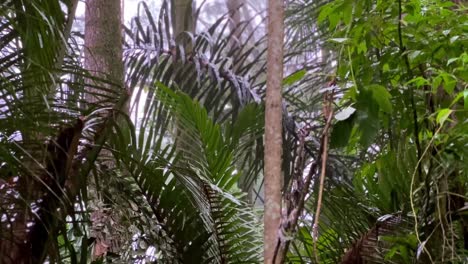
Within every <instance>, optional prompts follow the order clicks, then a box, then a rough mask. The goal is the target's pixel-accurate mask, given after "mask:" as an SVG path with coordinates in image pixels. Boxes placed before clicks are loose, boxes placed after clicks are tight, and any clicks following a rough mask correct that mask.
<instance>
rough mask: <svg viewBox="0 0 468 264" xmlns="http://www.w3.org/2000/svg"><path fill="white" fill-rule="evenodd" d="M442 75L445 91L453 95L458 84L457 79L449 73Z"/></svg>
mask: <svg viewBox="0 0 468 264" xmlns="http://www.w3.org/2000/svg"><path fill="white" fill-rule="evenodd" d="M440 75H441V76H442V78H443V79H444V90H445V91H446V92H447V93H448V94H452V93H453V90H454V89H455V85H456V84H457V80H456V78H455V77H454V76H453V75H451V74H448V73H441V74H440Z"/></svg>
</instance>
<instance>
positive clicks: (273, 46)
mask: <svg viewBox="0 0 468 264" xmlns="http://www.w3.org/2000/svg"><path fill="white" fill-rule="evenodd" d="M268 3H269V5H268V55H267V60H268V61H267V91H266V99H265V169H264V172H265V212H264V228H265V230H264V244H265V245H264V258H265V263H272V261H273V256H274V251H275V246H276V241H277V231H278V228H279V224H280V223H279V221H280V213H281V185H282V184H281V175H282V174H281V164H282V160H281V154H282V98H281V92H282V89H281V88H282V79H283V38H284V29H283V27H284V2H283V0H269V2H268Z"/></svg>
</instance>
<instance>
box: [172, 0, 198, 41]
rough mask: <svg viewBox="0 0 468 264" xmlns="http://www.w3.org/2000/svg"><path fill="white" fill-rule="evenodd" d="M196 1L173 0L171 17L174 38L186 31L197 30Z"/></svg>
mask: <svg viewBox="0 0 468 264" xmlns="http://www.w3.org/2000/svg"><path fill="white" fill-rule="evenodd" d="M194 5H195V2H194V1H192V0H171V16H172V17H171V19H172V30H173V32H174V35H173V36H174V38H176V37H177V36H178V35H179V34H180V33H182V32H184V31H188V32H195V21H196V18H195V8H194Z"/></svg>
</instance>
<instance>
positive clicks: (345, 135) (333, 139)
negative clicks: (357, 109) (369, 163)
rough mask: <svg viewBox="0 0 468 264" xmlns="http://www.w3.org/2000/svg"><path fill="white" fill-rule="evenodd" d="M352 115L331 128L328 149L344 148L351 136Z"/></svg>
mask: <svg viewBox="0 0 468 264" xmlns="http://www.w3.org/2000/svg"><path fill="white" fill-rule="evenodd" d="M354 119H355V118H354V113H353V114H351V117H349V118H347V119H346V120H341V121H339V122H337V123H336V124H335V125H334V126H333V130H332V133H331V136H330V147H331V148H342V147H346V145H347V144H348V142H349V138H350V136H351V132H352V130H353V126H354Z"/></svg>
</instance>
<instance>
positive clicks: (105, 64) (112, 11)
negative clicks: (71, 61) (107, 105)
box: [85, 0, 124, 103]
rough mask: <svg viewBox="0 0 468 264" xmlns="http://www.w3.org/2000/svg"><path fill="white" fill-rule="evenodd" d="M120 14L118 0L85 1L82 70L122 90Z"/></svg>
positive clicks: (96, 100) (90, 100) (91, 100)
mask: <svg viewBox="0 0 468 264" xmlns="http://www.w3.org/2000/svg"><path fill="white" fill-rule="evenodd" d="M121 14H122V12H121V9H120V0H87V1H86V13H85V67H86V69H87V70H89V71H90V72H91V73H93V74H94V75H95V76H97V77H101V78H105V79H107V80H108V81H110V82H112V83H115V84H116V85H117V86H120V87H122V88H123V87H124V85H123V82H124V69H123V61H122V33H121V32H122V30H121V24H120V21H121ZM96 92H99V91H96ZM87 99H88V103H95V102H98V101H100V99H102V98H99V96H93V97H91V96H90V97H88V98H87Z"/></svg>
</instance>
